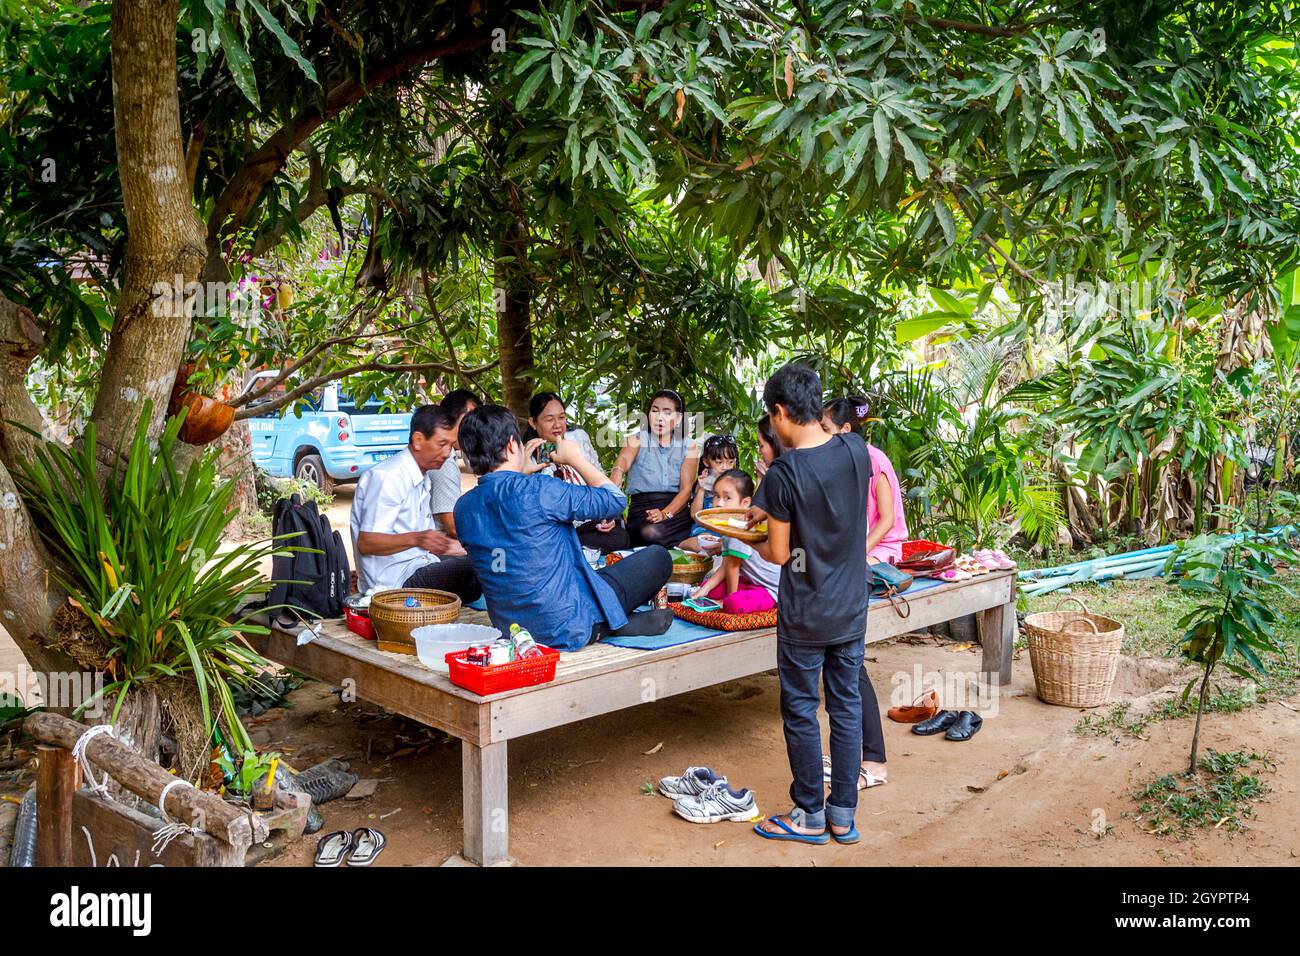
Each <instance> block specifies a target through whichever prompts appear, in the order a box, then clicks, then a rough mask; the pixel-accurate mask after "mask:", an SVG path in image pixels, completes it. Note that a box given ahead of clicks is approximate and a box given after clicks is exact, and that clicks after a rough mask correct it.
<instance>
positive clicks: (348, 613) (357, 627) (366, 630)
mask: <svg viewBox="0 0 1300 956" xmlns="http://www.w3.org/2000/svg"><path fill="white" fill-rule="evenodd" d="M343 617H344V618H345V619H346V621H347V624H348V630H349V631H351V632H352V633H353V634H360V635H361V636H362V637H364V638H366V640H370V641H373V640H374V639H375V622H374V621H372V620H370V615H369V614H363V613H362V612H360V611H354V610H353V609H352V608H350V607H349V608H344V609H343Z"/></svg>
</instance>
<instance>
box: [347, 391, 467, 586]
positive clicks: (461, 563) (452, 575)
mask: <svg viewBox="0 0 1300 956" xmlns="http://www.w3.org/2000/svg"><path fill="white" fill-rule="evenodd" d="M455 427H456V419H455V418H453V417H452V416H451V415H450V414H448V413H447V412H445V411H443V410H442V409H441V408H440V407H438V406H437V405H423V406H421V407H420V408H418V409H416V411H415V413H414V414H413V415H412V416H411V433H410V441H409V442H408V444H407V446H406V447H405V448H404V449H402V450H401V451H399V452H398V453H397V454H395V455H393V456H392V457H391V458H389V459H387V460H385V461H382V462H380V463H379V464H377V465H375V467H373V468H371V469H370V470H369V471H367V472H366V473H365V474H364V475H362V476H361V480H360V481H359V482H358V483H357V490H356V494H355V495H354V497H353V499H352V519H351V529H352V551H353V554H355V555H356V560H357V577H358V579H359V583H360V587H361V590H362V591H366V590H369V589H371V588H375V589H378V590H386V589H389V588H401V587H409V588H437V589H439V590H443V591H450V592H452V593H453V594H456V595H458V596H459V597H460V599H461V600H462V601H466V602H468V601H473V600H475V599H476V598H478V596H479V595H480V594H481V593H482V588H481V587H480V586H479V583H478V578H477V576H475V574H474V567H473V565H472V564H471V563H470V560H469V558H468V556H466V554H465V549H464V548H462V547H461V546H460V544H459V543H457V542H456V541H455V540H454V539H452V538H450V537H448V536H447V535H445V534H443V533H442V532H440V531H437V530H435V521H434V514H433V509H432V507H431V498H430V494H431V485H432V481H433V475H434V474H435V473H436V471H437V469H438V468H439V467H441V466H442V465H443V463H444V462H446V461H447V459H448V458H449V457H450V455H451V452H452V446H453V443H454V441H455Z"/></svg>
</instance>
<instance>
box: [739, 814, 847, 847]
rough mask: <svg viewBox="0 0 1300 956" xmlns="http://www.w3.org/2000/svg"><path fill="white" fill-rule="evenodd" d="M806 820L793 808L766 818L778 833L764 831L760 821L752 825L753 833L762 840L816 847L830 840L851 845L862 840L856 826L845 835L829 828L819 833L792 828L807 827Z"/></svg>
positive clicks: (803, 815)
mask: <svg viewBox="0 0 1300 956" xmlns="http://www.w3.org/2000/svg"><path fill="white" fill-rule="evenodd" d="M782 817H785V818H786V820H789V823H787V822H786V820H783V819H781V818H782ZM806 819H807V817H806V815H805V814H804V812H803V810H801V809H799V808H798V807H795V808H793V809H792V810H790V811H789V812H788V813H783V814H779V815H778V816H775V817H768V819H767V822H769V823H773V824H775V825H776V827H777V829H778V830H779V831H780V832H779V833H773V832H772V831H770V830H764V829H763V823H762V822H761V821H760V822H759V823H755V824H754V832H755V833H757V834H758V835H759V836H761V837H762V838H763V839H764V840H782V841H785V842H787V843H812V844H814V845H816V846H823V845H824V844H827V843H830V842H831V840H834V841H835V842H836V843H844V844H851V843H857V842H858V841H859V840H860V839H862V835H861V834H860V833H858V828H857V826H852V827H849V830H848V832H847V833H836V832H835V831H834V830H832V829H831V828H830V827H829V826H827V827H826V828H825V829H823V830H822V832H821V833H800V832H799V831H798V830H796V829H795V828H794V827H796V826H798V827H802V826H807V823H806V822H805V821H806ZM791 823H793V824H794V826H791V825H790V824H791Z"/></svg>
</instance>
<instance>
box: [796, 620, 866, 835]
mask: <svg viewBox="0 0 1300 956" xmlns="http://www.w3.org/2000/svg"><path fill="white" fill-rule="evenodd" d="M864 650H865V642H864V640H863V639H862V638H861V637H859V638H856V639H854V640H851V641H844V642H843V643H840V644H831V645H829V646H827V647H808V646H804V645H799V644H790V643H788V642H786V641H783V640H781V639H780V638H779V637H778V638H777V642H776V666H777V674H778V675H779V677H780V681H781V722H782V724H783V725H784V727H785V749H786V753H787V754H788V755H789V758H790V773H791V774H792V776H793V777H794V782H793V783H791V784H790V799H791V800H793V801H794V805H795V806H796V807H799V808H800V809H801V810H803V812H804V813H805V814H807V824H808V826H810V827H814V828H815V827H818V826H824V825H825V824H826V823H831V824H834V825H835V826H849V825H851V824H852V823H853V814H854V811H855V810H857V807H858V770H859V768H860V767H861V763H862V756H861V755H862V698H861V689H860V681H861V677H860V675H861V674H862V673H863V669H862V655H863V652H864ZM819 678H820V680H821V683H822V686H823V687H824V688H825V691H826V713H827V715H828V716H829V717H830V725H831V734H830V744H831V795H830V797H829V799H828V798H826V796H825V793H826V790H825V785H824V784H823V783H822V732H821V725H820V724H819V723H818V722H817V708H818V705H819V704H820V703H821V695H820V694H818V692H817V683H818V679H819Z"/></svg>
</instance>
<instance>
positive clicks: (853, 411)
mask: <svg viewBox="0 0 1300 956" xmlns="http://www.w3.org/2000/svg"><path fill="white" fill-rule="evenodd" d="M867 411H868V406H867V400H866V399H865V398H860V397H858V396H856V395H855V396H852V397H850V398H835V399H831V400H830V401H829V402H827V403H826V405H825V407H824V409H823V411H822V427H823V428H825V429H826V431H828V432H831V433H832V434H833V433H835V432H856V433H858V434H861V432H860V430H859V429H860V428H861V425H862V422H863V421H864V420H865V419H866V417H867ZM867 451H868V452H869V453H870V455H871V474H872V477H871V487H870V488H868V489H867V561H868V562H869V563H871V564H879V563H880V562H882V561H888V562H889V563H891V564H893V563H894V562H896V561H898V559H899V558H901V557H902V556H903V542H904V541H906V540H907V518H906V517H905V516H904V514H903V489H902V486H900V485H899V483H898V475H897V474H896V473H895V472H894V466H893V464H892V463H891V462H890V460H889V456H888V455H886V454H885V453H884V452H883V451H881V450H880V449H879V448H877V447H876V446H875V445H872V444H870V443H868V444H867Z"/></svg>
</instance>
